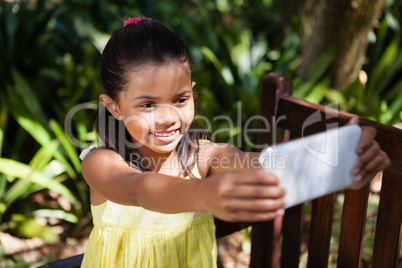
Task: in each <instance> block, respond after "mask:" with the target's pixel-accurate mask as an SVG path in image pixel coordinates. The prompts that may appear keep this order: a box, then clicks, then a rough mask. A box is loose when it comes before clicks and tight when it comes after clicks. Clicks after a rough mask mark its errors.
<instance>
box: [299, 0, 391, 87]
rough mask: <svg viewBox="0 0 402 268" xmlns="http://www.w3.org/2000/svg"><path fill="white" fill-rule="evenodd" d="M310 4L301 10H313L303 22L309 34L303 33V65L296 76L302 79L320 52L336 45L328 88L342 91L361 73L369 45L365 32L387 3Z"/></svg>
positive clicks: (343, 0)
mask: <svg viewBox="0 0 402 268" xmlns="http://www.w3.org/2000/svg"><path fill="white" fill-rule="evenodd" d="M313 2H314V7H313V8H312V7H311V0H310V1H305V3H306V4H309V5H310V6H307V7H304V10H307V11H312V19H307V20H306V21H307V22H309V23H310V25H311V32H310V31H307V30H304V33H305V36H304V40H305V42H304V46H303V62H302V64H301V66H300V69H299V75H300V76H301V77H304V76H305V75H306V74H307V72H308V70H309V69H310V68H311V67H312V66H313V65H314V63H315V62H316V60H317V59H318V58H319V57H320V56H321V55H322V53H323V52H325V51H326V49H328V48H329V47H331V46H333V45H336V46H337V51H336V56H335V60H334V62H333V63H332V65H331V66H330V68H329V70H328V72H329V75H330V77H331V79H332V85H331V86H332V87H334V88H336V89H342V88H344V87H346V86H347V85H348V84H349V83H350V82H351V81H353V80H354V79H355V78H356V77H357V75H358V73H359V71H360V70H361V67H362V65H363V63H364V58H365V54H366V49H367V45H368V33H369V32H370V31H371V30H372V29H373V27H374V26H375V23H376V21H377V20H378V18H379V16H380V15H381V13H382V11H383V9H384V7H385V4H386V0H325V1H324V0H313ZM302 10H303V9H302ZM307 15H308V14H307ZM306 17H307V18H308V16H306ZM309 33H310V34H309Z"/></svg>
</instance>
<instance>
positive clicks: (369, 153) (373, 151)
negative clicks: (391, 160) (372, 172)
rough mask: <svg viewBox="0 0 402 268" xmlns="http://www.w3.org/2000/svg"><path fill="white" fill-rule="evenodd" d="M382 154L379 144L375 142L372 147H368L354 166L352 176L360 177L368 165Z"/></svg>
mask: <svg viewBox="0 0 402 268" xmlns="http://www.w3.org/2000/svg"><path fill="white" fill-rule="evenodd" d="M380 154H381V149H380V146H379V145H378V143H377V142H375V141H374V142H373V143H372V144H371V146H370V147H368V148H367V149H366V150H365V151H364V153H362V154H361V155H360V156H359V159H358V160H357V162H356V163H355V164H354V165H353V168H352V174H353V175H358V174H359V173H360V172H361V171H362V170H363V169H365V168H366V165H367V164H368V163H370V162H371V161H372V160H373V159H374V158H376V157H377V156H378V155H380Z"/></svg>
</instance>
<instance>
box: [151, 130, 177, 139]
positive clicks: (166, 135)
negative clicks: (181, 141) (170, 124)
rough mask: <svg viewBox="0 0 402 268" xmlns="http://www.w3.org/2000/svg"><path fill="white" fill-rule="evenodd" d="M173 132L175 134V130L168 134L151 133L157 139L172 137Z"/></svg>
mask: <svg viewBox="0 0 402 268" xmlns="http://www.w3.org/2000/svg"><path fill="white" fill-rule="evenodd" d="M175 132H176V130H175V131H172V132H170V133H153V134H154V135H155V136H157V137H169V136H172V135H173V134H174V133H175Z"/></svg>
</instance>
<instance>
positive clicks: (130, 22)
mask: <svg viewBox="0 0 402 268" xmlns="http://www.w3.org/2000/svg"><path fill="white" fill-rule="evenodd" d="M150 19H151V18H129V19H128V20H125V21H124V26H123V27H126V26H127V25H129V24H136V23H138V22H140V21H142V20H150Z"/></svg>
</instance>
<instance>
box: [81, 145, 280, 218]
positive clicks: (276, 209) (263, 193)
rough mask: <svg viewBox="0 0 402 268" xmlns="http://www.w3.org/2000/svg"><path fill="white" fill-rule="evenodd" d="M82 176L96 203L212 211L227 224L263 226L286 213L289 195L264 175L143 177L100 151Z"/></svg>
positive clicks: (169, 210)
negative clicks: (258, 224) (253, 222)
mask: <svg viewBox="0 0 402 268" xmlns="http://www.w3.org/2000/svg"><path fill="white" fill-rule="evenodd" d="M82 173H83V175H84V178H85V180H86V181H87V183H88V184H89V186H90V188H91V201H93V200H94V198H95V197H96V200H98V201H99V200H102V199H103V201H106V200H110V201H112V202H115V203H119V204H122V205H132V206H141V207H144V208H146V209H149V210H153V211H157V212H162V213H178V212H186V211H207V212H211V213H213V214H214V215H215V216H216V217H218V218H220V219H222V220H226V221H264V220H271V219H273V218H274V217H275V216H276V215H277V214H281V213H283V210H282V209H281V208H282V207H283V205H284V202H283V196H284V190H283V189H281V188H279V187H278V179H277V178H276V177H275V176H274V175H271V174H268V173H266V172H263V171H243V172H227V173H222V174H216V175H212V176H211V179H205V180H196V179H194V180H186V179H181V178H176V177H172V176H167V175H163V174H158V173H151V172H140V171H138V170H136V169H134V168H131V167H129V166H128V165H127V163H126V162H125V161H124V160H123V159H122V158H121V157H120V156H119V155H118V154H117V153H116V152H113V151H111V150H107V149H97V150H95V151H92V152H91V153H90V154H88V155H87V156H86V157H85V159H84V161H83V163H82ZM92 196H94V198H93V197H92Z"/></svg>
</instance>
